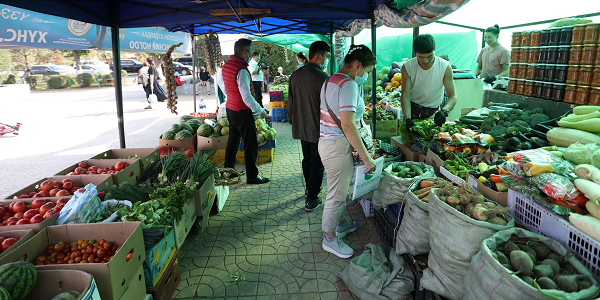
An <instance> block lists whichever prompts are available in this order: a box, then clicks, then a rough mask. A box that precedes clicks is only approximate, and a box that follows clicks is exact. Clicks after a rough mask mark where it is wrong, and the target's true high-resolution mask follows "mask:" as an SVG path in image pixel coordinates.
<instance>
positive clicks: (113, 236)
mask: <svg viewBox="0 0 600 300" xmlns="http://www.w3.org/2000/svg"><path fill="white" fill-rule="evenodd" d="M80 239H84V240H88V239H96V240H101V239H105V240H107V241H111V242H113V243H115V245H121V246H122V247H121V250H119V251H118V252H117V253H116V254H115V255H114V257H113V258H112V259H111V261H110V262H108V263H105V264H96V263H93V264H62V265H45V266H37V267H36V269H38V270H62V269H67V270H80V271H84V272H87V273H90V274H91V275H92V276H94V280H95V281H96V283H97V284H98V290H99V292H100V296H101V297H102V300H118V299H121V296H122V295H123V294H124V293H125V290H126V289H127V287H128V286H129V283H130V282H131V281H132V279H133V277H134V276H135V275H136V271H138V270H140V269H141V268H142V262H143V261H144V260H145V259H146V253H145V251H144V237H143V235H142V226H141V224H140V222H115V223H96V224H69V225H56V226H51V227H47V228H44V229H42V231H40V232H39V233H38V234H36V235H34V236H33V237H32V238H30V239H29V240H27V241H25V243H23V244H22V245H20V246H19V247H17V248H16V249H15V250H13V251H12V252H10V253H8V254H7V255H6V256H4V257H2V258H0V265H3V264H5V263H9V262H15V261H20V260H25V261H33V260H35V259H36V257H38V256H39V255H41V254H42V253H46V247H47V246H48V245H49V244H55V243H58V242H61V241H62V242H67V243H72V242H74V241H77V240H80ZM130 251H133V257H132V258H131V259H130V260H129V261H127V260H126V257H127V254H129V252H130Z"/></svg>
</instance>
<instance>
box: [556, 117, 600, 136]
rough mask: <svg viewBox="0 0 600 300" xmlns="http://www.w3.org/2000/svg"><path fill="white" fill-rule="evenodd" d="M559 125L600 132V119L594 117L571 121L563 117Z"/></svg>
mask: <svg viewBox="0 0 600 300" xmlns="http://www.w3.org/2000/svg"><path fill="white" fill-rule="evenodd" d="M558 126H560V127H567V128H573V129H579V130H583V131H588V132H596V133H597V132H600V119H599V118H593V119H587V120H583V121H578V122H571V121H566V120H564V119H561V120H560V121H558Z"/></svg>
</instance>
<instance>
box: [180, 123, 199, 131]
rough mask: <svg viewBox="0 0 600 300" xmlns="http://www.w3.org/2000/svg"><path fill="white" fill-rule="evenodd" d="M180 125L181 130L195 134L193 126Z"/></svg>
mask: <svg viewBox="0 0 600 300" xmlns="http://www.w3.org/2000/svg"><path fill="white" fill-rule="evenodd" d="M179 125H181V130H187V131H189V132H195V131H194V129H193V128H192V125H190V124H188V123H181V124H179Z"/></svg>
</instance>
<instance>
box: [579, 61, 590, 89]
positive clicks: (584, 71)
mask: <svg viewBox="0 0 600 300" xmlns="http://www.w3.org/2000/svg"><path fill="white" fill-rule="evenodd" d="M592 70H593V68H592V66H589V65H586V66H581V68H579V75H578V76H577V85H587V86H589V85H590V84H592V76H593V74H592Z"/></svg>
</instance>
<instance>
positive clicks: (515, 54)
mask: <svg viewBox="0 0 600 300" xmlns="http://www.w3.org/2000/svg"><path fill="white" fill-rule="evenodd" d="M510 58H511V60H512V62H513V63H520V62H521V48H520V47H515V48H512V51H511V53H510Z"/></svg>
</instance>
